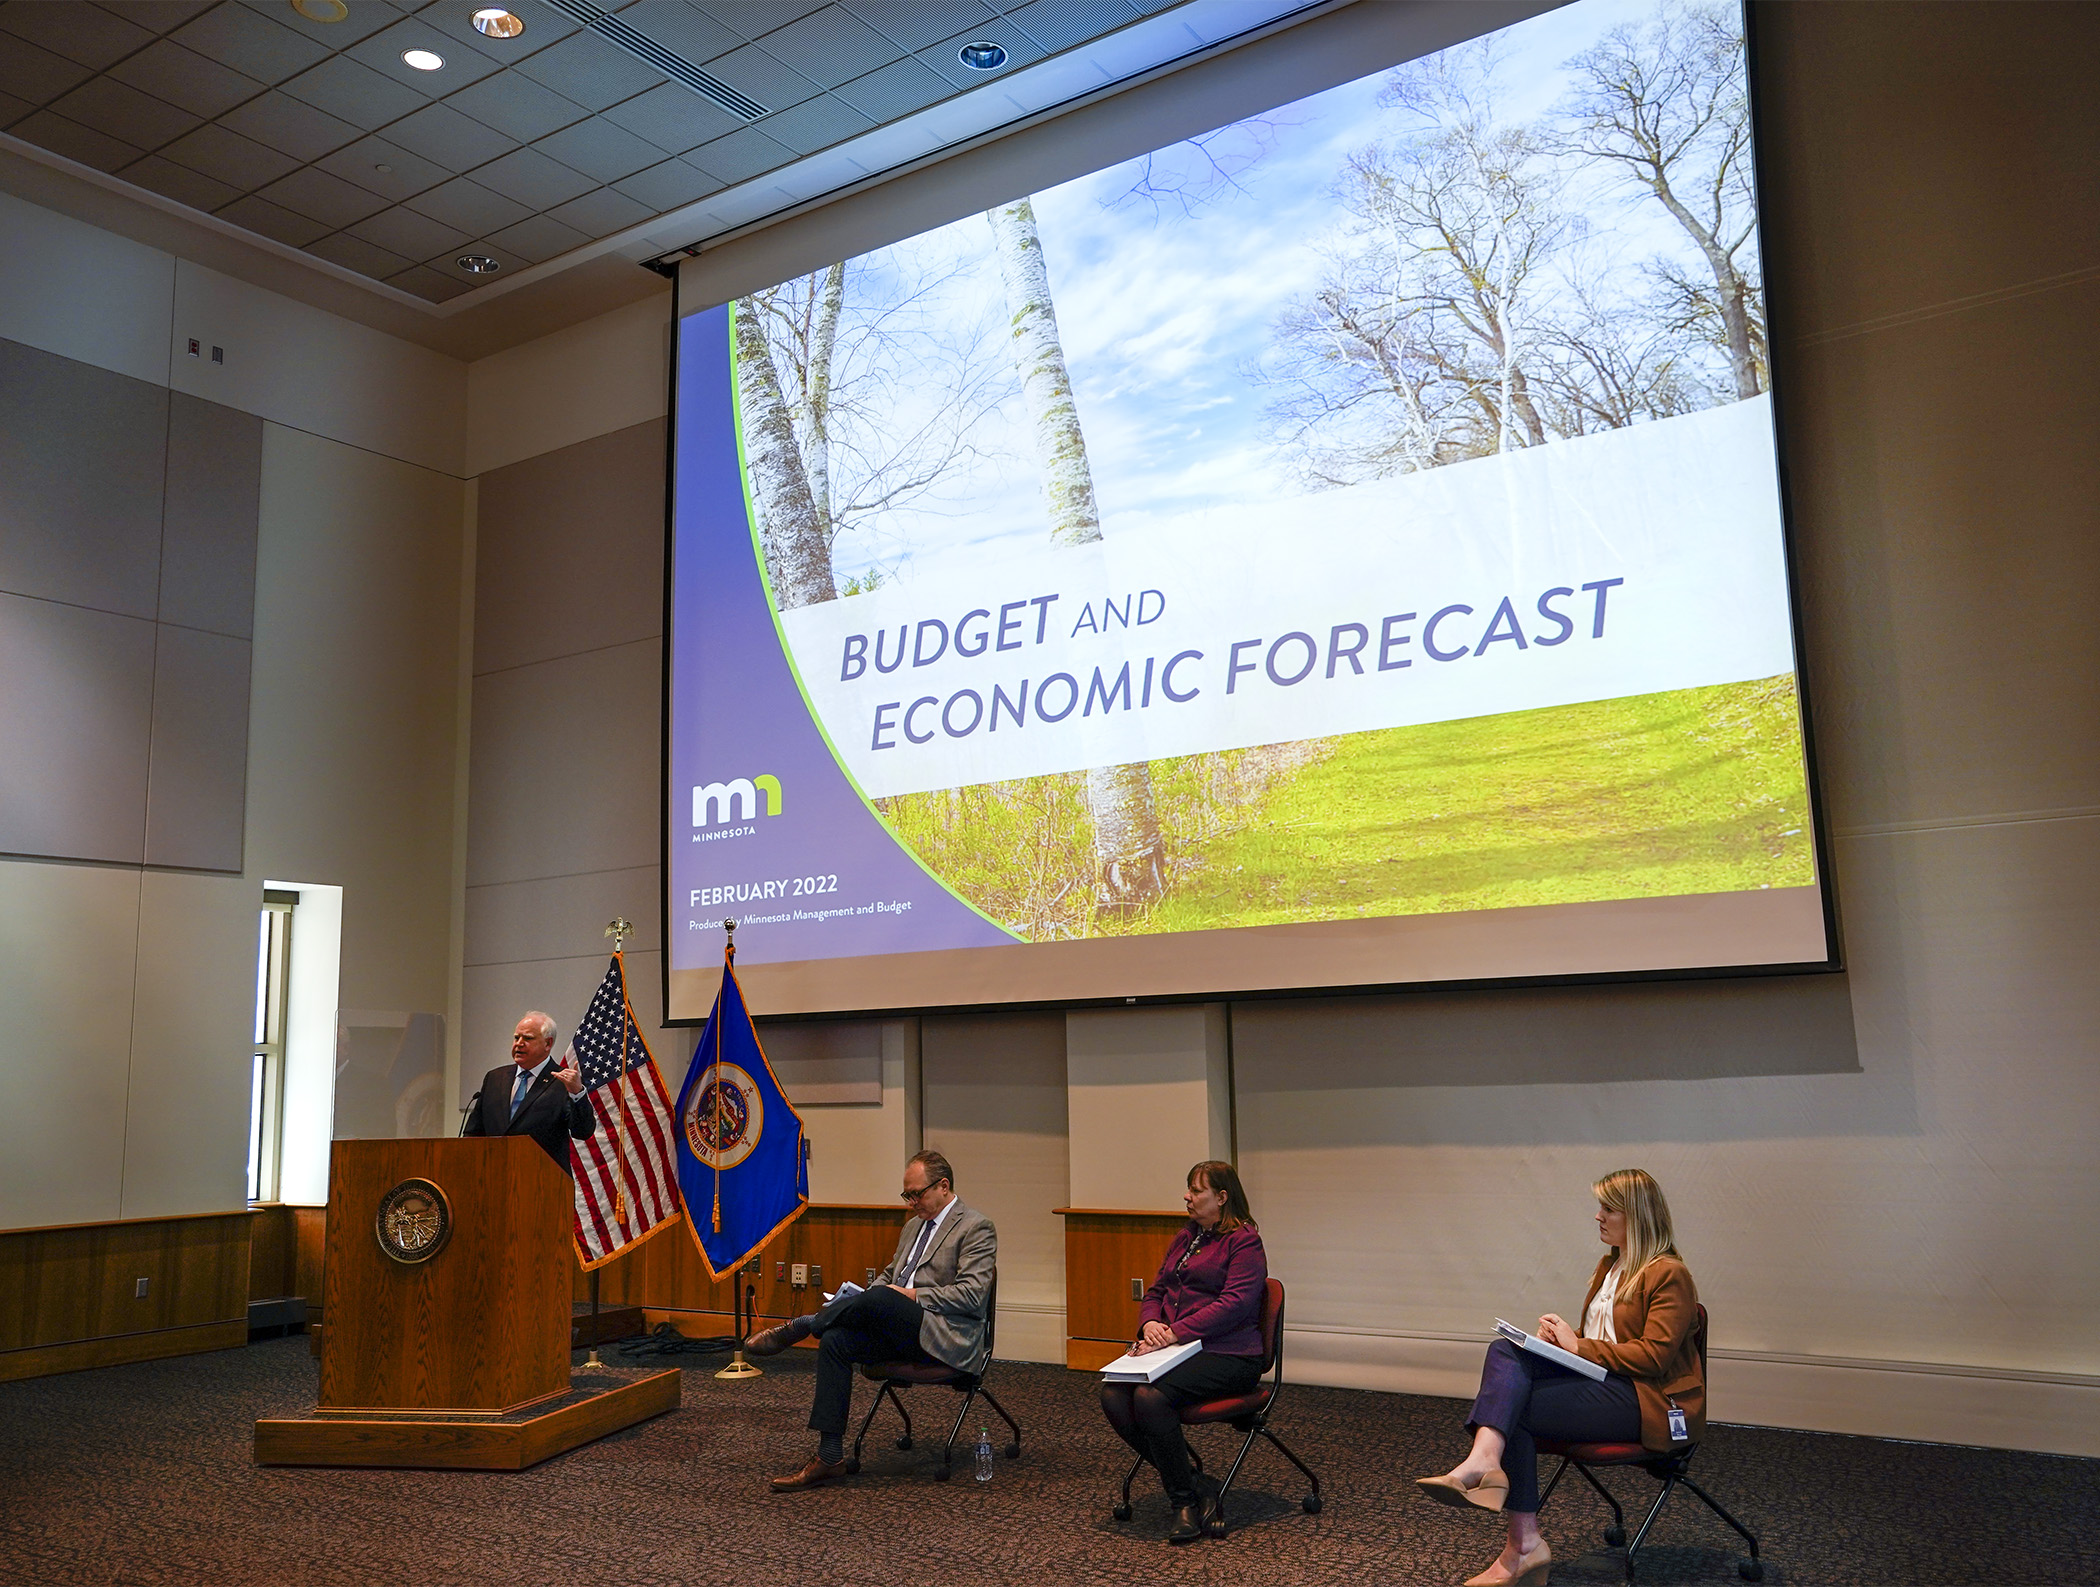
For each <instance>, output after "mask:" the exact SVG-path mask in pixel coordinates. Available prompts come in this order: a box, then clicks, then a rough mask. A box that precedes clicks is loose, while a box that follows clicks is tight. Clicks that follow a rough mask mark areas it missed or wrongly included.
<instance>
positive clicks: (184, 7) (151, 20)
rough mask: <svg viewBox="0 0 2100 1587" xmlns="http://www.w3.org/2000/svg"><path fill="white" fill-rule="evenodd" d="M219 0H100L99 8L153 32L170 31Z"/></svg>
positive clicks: (207, 9)
mask: <svg viewBox="0 0 2100 1587" xmlns="http://www.w3.org/2000/svg"><path fill="white" fill-rule="evenodd" d="M218 3H219V0H100V7H99V9H101V10H104V11H108V12H111V13H113V14H114V15H116V16H120V17H122V18H123V19H124V20H125V21H127V22H135V23H137V24H138V25H139V26H140V27H142V28H145V29H147V30H148V31H150V32H154V33H171V32H173V31H174V30H175V29H176V28H179V27H181V26H182V24H183V23H185V22H187V21H189V19H190V18H191V17H193V16H196V15H197V14H198V13H199V12H201V11H209V10H210V9H211V8H212V7H213V6H215V5H217V4H218Z"/></svg>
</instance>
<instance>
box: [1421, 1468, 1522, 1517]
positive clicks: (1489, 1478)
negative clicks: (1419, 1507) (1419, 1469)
mask: <svg viewBox="0 0 2100 1587" xmlns="http://www.w3.org/2000/svg"><path fill="white" fill-rule="evenodd" d="M1415 1486H1416V1487H1417V1488H1419V1489H1421V1491H1422V1496H1423V1497H1424V1498H1428V1499H1434V1500H1436V1502H1437V1503H1438V1504H1448V1505H1451V1506H1452V1507H1453V1508H1455V1509H1463V1508H1465V1507H1466V1506H1467V1505H1474V1506H1477V1507H1478V1508H1480V1509H1482V1510H1493V1511H1496V1512H1498V1513H1499V1512H1500V1511H1501V1509H1502V1506H1503V1503H1504V1502H1505V1501H1506V1500H1507V1499H1508V1498H1509V1477H1508V1476H1507V1475H1506V1474H1505V1473H1504V1472H1503V1471H1501V1470H1500V1469H1499V1468H1497V1469H1496V1470H1493V1471H1486V1472H1483V1473H1481V1477H1480V1481H1479V1482H1477V1483H1475V1484H1474V1485H1473V1486H1472V1487H1470V1488H1469V1487H1467V1486H1466V1485H1465V1484H1464V1483H1462V1482H1460V1481H1459V1480H1458V1479H1457V1478H1456V1477H1454V1476H1452V1475H1451V1474H1450V1473H1449V1472H1446V1473H1445V1474H1444V1475H1443V1476H1441V1477H1417V1478H1415Z"/></svg>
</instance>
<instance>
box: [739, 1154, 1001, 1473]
mask: <svg viewBox="0 0 2100 1587" xmlns="http://www.w3.org/2000/svg"><path fill="white" fill-rule="evenodd" d="M903 1195H904V1201H905V1204H906V1205H907V1206H909V1207H910V1208H911V1209H912V1212H913V1213H914V1216H913V1217H911V1218H910V1219H908V1220H907V1221H906V1222H905V1225H904V1231H903V1233H902V1234H900V1235H899V1236H898V1237H897V1254H896V1255H895V1256H894V1257H892V1258H891V1259H890V1265H889V1266H888V1267H886V1268H884V1269H883V1270H882V1272H881V1274H880V1275H879V1276H878V1277H877V1278H876V1280H875V1282H874V1283H873V1284H871V1285H869V1286H868V1288H867V1289H865V1290H864V1291H862V1292H861V1293H860V1294H858V1295H854V1296H851V1297H849V1298H842V1299H840V1300H836V1301H833V1302H832V1303H831V1304H830V1305H829V1306H826V1307H825V1308H824V1309H823V1310H822V1311H820V1312H818V1313H816V1314H815V1315H813V1316H809V1317H797V1318H795V1319H794V1321H792V1322H785V1323H782V1324H781V1325H780V1326H779V1327H778V1328H768V1329H767V1330H766V1331H765V1332H764V1333H761V1334H756V1335H754V1336H753V1337H752V1339H751V1340H750V1342H749V1343H748V1344H746V1345H745V1347H744V1349H745V1352H746V1353H747V1354H750V1355H754V1356H770V1355H777V1354H778V1353H779V1352H780V1351H782V1350H785V1349H786V1348H787V1347H788V1346H789V1345H792V1344H796V1343H799V1342H800V1341H801V1340H804V1339H807V1338H809V1336H810V1335H811V1334H815V1335H817V1337H818V1341H819V1342H818V1345H817V1393H816V1402H815V1404H814V1405H812V1406H811V1407H810V1412H809V1425H810V1428H811V1430H812V1431H814V1432H815V1433H816V1435H817V1454H816V1458H815V1459H813V1460H811V1461H810V1462H809V1464H808V1465H806V1466H804V1467H803V1468H802V1469H801V1470H800V1471H798V1472H796V1473H794V1474H793V1475H792V1476H787V1477H775V1478H774V1479H773V1491H774V1492H775V1493H789V1492H792V1491H793V1490H795V1489H797V1488H814V1487H816V1486H817V1485H818V1484H820V1483H825V1482H836V1481H837V1480H838V1479H839V1478H840V1477H843V1476H844V1475H845V1474H846V1443H845V1440H846V1418H847V1416H848V1414H849V1413H850V1412H851V1410H852V1407H853V1369H854V1367H855V1366H856V1365H858V1364H859V1363H861V1362H864V1361H917V1362H926V1363H933V1364H938V1365H942V1366H950V1367H957V1368H960V1369H961V1370H962V1371H964V1372H982V1371H983V1370H984V1368H985V1363H986V1361H987V1359H988V1358H989V1357H990V1355H991V1346H990V1345H989V1343H988V1342H987V1339H986V1333H987V1328H986V1323H987V1317H988V1311H989V1307H990V1303H991V1297H992V1274H993V1271H994V1270H995V1269H996V1268H997V1266H998V1263H999V1234H998V1231H997V1230H995V1229H994V1228H993V1227H992V1220H991V1219H989V1218H987V1217H986V1216H985V1215H984V1214H983V1213H981V1212H979V1211H977V1210H976V1209H975V1208H974V1207H967V1206H964V1205H963V1203H962V1202H961V1201H959V1200H957V1199H956V1195H955V1170H954V1169H952V1168H950V1167H949V1166H948V1159H947V1158H945V1157H943V1156H942V1155H941V1154H940V1153H939V1152H920V1153H919V1154H918V1155H917V1156H915V1157H913V1158H912V1160H911V1161H910V1162H908V1163H906V1164H905V1165H904V1192H903Z"/></svg>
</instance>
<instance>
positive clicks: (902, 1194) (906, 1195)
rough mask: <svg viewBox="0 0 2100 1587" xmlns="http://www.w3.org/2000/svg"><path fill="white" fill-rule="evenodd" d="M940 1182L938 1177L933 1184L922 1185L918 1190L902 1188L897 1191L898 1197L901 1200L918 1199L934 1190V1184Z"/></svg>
mask: <svg viewBox="0 0 2100 1587" xmlns="http://www.w3.org/2000/svg"><path fill="white" fill-rule="evenodd" d="M939 1183H940V1181H939V1180H938V1179H936V1180H935V1181H934V1182H933V1185H921V1186H920V1187H919V1188H918V1189H917V1190H900V1191H898V1192H897V1199H898V1200H899V1201H917V1200H918V1199H919V1198H920V1197H921V1196H923V1195H925V1194H926V1193H927V1192H928V1191H930V1190H932V1189H933V1188H934V1185H938V1184H939Z"/></svg>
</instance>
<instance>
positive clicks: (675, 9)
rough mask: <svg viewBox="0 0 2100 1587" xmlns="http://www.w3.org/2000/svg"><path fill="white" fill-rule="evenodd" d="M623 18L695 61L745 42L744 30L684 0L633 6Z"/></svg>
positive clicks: (654, 1)
mask: <svg viewBox="0 0 2100 1587" xmlns="http://www.w3.org/2000/svg"><path fill="white" fill-rule="evenodd" d="M620 20H621V21H622V22H625V23H626V24H628V26H630V27H632V28H634V29H635V30H636V31H637V32H640V33H646V34H648V35H649V37H651V38H652V39H654V40H656V42H657V43H659V44H661V45H663V46H664V47H665V48H666V49H670V50H674V51H676V52H677V53H678V54H680V55H683V56H684V57H685V58H686V59H687V60H689V61H691V62H693V63H694V64H695V65H698V64H699V63H700V62H702V61H705V60H710V59H712V58H713V57H715V56H717V55H720V54H721V53H722V52H723V51H724V50H733V49H735V48H736V47H737V46H738V45H739V44H741V43H743V42H744V36H743V35H742V34H741V33H738V32H737V31H736V30H735V29H733V28H728V27H724V26H723V25H722V24H721V23H720V22H717V21H716V20H715V19H714V18H713V17H711V16H709V15H708V14H707V13H706V12H705V11H701V10H699V9H697V8H696V7H694V6H690V5H687V4H685V3H684V0H668V3H666V0H651V3H650V4H648V5H639V6H634V7H631V8H630V9H629V10H628V12H627V14H626V15H625V16H623V17H621V18H620ZM709 69H710V70H712V68H709Z"/></svg>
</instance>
